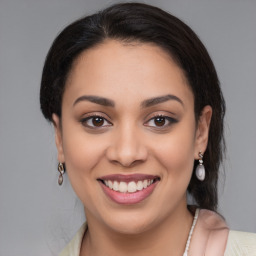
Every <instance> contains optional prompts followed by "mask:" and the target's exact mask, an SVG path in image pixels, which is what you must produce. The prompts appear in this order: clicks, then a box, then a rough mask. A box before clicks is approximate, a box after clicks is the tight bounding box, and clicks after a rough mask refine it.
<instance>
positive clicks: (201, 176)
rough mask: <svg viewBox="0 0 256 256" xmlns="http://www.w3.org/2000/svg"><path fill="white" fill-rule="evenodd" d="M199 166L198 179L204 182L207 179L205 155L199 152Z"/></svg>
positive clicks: (197, 168) (197, 170)
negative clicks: (204, 162)
mask: <svg viewBox="0 0 256 256" xmlns="http://www.w3.org/2000/svg"><path fill="white" fill-rule="evenodd" d="M198 155H199V157H200V159H199V164H198V165H197V167H196V177H197V178H198V179H199V180H200V181H203V180H204V179H205V168H204V165H203V157H204V156H203V153H202V152H201V151H200V152H199V154H198Z"/></svg>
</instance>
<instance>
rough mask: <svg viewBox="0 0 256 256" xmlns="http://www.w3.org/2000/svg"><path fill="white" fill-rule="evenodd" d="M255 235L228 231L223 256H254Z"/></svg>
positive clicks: (255, 253)
mask: <svg viewBox="0 0 256 256" xmlns="http://www.w3.org/2000/svg"><path fill="white" fill-rule="evenodd" d="M255 255H256V234H255V233H247V232H240V231H234V230H230V232H229V236H228V241H227V247H226V252H225V256H255Z"/></svg>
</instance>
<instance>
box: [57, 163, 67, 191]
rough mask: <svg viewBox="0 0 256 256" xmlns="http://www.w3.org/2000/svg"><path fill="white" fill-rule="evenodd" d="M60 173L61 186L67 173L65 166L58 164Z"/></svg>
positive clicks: (59, 181)
mask: <svg viewBox="0 0 256 256" xmlns="http://www.w3.org/2000/svg"><path fill="white" fill-rule="evenodd" d="M58 172H59V173H60V175H59V178H58V183H59V185H60V186H61V185H62V183H63V174H64V173H65V167H64V164H62V163H59V164H58Z"/></svg>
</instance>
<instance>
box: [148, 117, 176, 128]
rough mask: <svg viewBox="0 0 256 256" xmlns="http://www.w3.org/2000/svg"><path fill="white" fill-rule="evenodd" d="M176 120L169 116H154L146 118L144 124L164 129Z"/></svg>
mask: <svg viewBox="0 0 256 256" xmlns="http://www.w3.org/2000/svg"><path fill="white" fill-rule="evenodd" d="M177 122H178V120H177V119H175V118H173V117H170V116H162V115H159V116H155V117H153V118H151V119H150V120H148V121H147V122H146V123H145V124H144V125H145V126H148V127H152V128H156V129H158V130H159V129H160V130H161V129H165V128H167V127H169V126H172V125H173V124H175V123H177Z"/></svg>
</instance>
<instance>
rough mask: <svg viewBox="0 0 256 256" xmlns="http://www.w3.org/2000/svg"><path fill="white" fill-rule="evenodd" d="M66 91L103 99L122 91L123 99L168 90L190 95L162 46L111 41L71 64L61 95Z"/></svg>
mask: <svg viewBox="0 0 256 256" xmlns="http://www.w3.org/2000/svg"><path fill="white" fill-rule="evenodd" d="M67 93H68V94H69V95H71V94H73V97H75V96H79V94H87V95H98V94H99V95H100V96H103V97H107V98H113V97H115V96H116V97H118V96H120V95H122V94H125V95H126V96H127V97H126V98H127V99H128V96H131V97H136V98H138V97H141V98H143V97H144V98H147V97H152V96H159V95H164V94H170V93H172V94H176V96H178V97H182V98H184V97H185V98H186V97H192V98H193V94H192V92H191V89H190V86H189V85H188V83H187V79H186V78H185V75H184V73H183V71H182V70H181V69H180V68H179V66H178V65H177V64H176V63H175V62H174V61H173V59H172V58H171V56H170V55H169V54H167V53H166V52H165V51H164V50H163V49H161V48H160V47H158V46H156V45H154V44H149V43H137V42H134V43H129V44H124V43H122V42H119V41H115V40H106V41H105V42H104V43H102V44H100V45H98V46H96V47H94V48H92V49H89V50H86V51H84V52H83V53H82V54H80V56H79V57H78V58H77V60H76V61H75V62H74V64H73V66H72V70H71V72H70V75H69V78H68V81H67V85H66V90H65V92H64V95H65V94H67ZM71 96H72V95H71Z"/></svg>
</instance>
